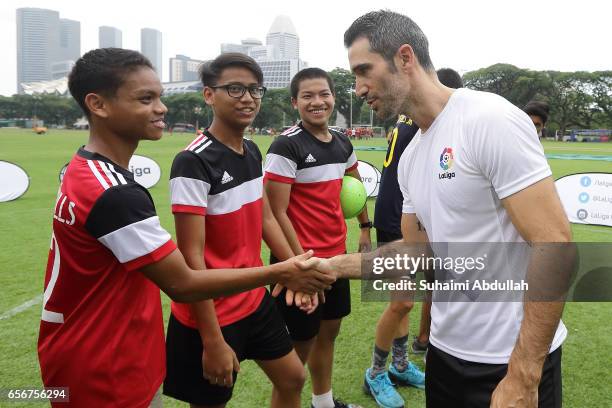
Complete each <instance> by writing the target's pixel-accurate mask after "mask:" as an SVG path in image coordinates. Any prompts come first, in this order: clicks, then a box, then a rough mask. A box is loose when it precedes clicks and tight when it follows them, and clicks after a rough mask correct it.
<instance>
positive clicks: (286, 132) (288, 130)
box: [281, 125, 302, 136]
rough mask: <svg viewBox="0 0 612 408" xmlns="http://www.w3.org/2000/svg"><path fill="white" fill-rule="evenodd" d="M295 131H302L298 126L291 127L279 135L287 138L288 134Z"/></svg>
mask: <svg viewBox="0 0 612 408" xmlns="http://www.w3.org/2000/svg"><path fill="white" fill-rule="evenodd" d="M296 129H299V130H302V129H301V128H300V127H299V126H298V125H294V126H291V127H290V128H289V129H287V130H285V131H284V132H283V133H281V135H282V136H288V135H289V133H293V132H295V130H296Z"/></svg>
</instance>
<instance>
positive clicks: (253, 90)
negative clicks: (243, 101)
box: [209, 84, 266, 99]
mask: <svg viewBox="0 0 612 408" xmlns="http://www.w3.org/2000/svg"><path fill="white" fill-rule="evenodd" d="M209 88H212V89H218V88H223V89H225V90H226V91H227V94H228V95H229V96H231V97H232V98H236V99H240V98H242V97H243V96H244V94H245V93H246V91H247V89H248V90H249V94H250V95H251V97H252V98H253V99H261V98H263V96H264V95H265V94H266V87H265V86H261V85H250V86H244V85H242V84H227V85H217V86H209Z"/></svg>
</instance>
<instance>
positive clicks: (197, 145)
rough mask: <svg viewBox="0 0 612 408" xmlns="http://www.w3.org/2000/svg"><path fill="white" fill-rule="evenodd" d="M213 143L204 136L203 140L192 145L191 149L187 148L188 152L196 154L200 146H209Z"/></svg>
mask: <svg viewBox="0 0 612 408" xmlns="http://www.w3.org/2000/svg"><path fill="white" fill-rule="evenodd" d="M210 142H212V140H208V138H207V137H206V136H204V137H203V138H202V139H201V140H199V141H198V142H196V143H192V144H191V147H189V148H187V150H191V151H192V152H195V151H196V149H198V148H199V147H200V146H202V145H203V144H207V143H210Z"/></svg>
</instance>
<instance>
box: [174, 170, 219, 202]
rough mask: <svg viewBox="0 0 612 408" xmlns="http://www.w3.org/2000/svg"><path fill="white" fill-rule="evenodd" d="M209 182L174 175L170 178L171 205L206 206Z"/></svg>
mask: <svg viewBox="0 0 612 408" xmlns="http://www.w3.org/2000/svg"><path fill="white" fill-rule="evenodd" d="M209 191H210V184H208V183H207V182H205V181H202V180H198V179H193V178H188V177H175V178H173V179H170V201H171V202H172V205H191V206H195V207H206V206H207V202H208V192H209Z"/></svg>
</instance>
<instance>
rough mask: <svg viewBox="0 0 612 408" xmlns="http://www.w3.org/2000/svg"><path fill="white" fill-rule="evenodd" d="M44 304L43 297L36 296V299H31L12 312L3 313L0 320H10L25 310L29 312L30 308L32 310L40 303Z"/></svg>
mask: <svg viewBox="0 0 612 408" xmlns="http://www.w3.org/2000/svg"><path fill="white" fill-rule="evenodd" d="M41 302H42V296H36V297H35V298H34V299H30V300H28V301H27V302H24V303H22V304H20V305H19V306H17V307H14V308H12V309H11V310H8V311H6V312H4V313H2V314H1V315H0V320H4V319H10V318H11V317H13V316H15V315H16V314H18V313H21V312H23V311H24V310H27V309H29V308H31V307H32V306H34V305H37V304H39V303H41Z"/></svg>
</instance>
